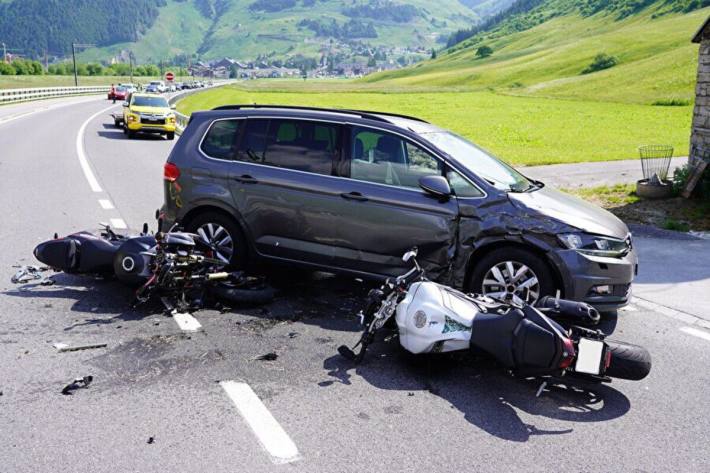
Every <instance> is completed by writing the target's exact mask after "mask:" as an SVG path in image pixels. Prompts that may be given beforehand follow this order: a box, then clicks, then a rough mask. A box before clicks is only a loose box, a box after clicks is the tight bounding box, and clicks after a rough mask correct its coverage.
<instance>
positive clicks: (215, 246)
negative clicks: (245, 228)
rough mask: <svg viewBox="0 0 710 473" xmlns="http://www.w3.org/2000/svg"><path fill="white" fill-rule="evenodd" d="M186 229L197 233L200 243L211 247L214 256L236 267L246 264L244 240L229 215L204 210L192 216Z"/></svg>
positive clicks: (239, 267)
mask: <svg viewBox="0 0 710 473" xmlns="http://www.w3.org/2000/svg"><path fill="white" fill-rule="evenodd" d="M186 230H187V231H188V232H190V233H195V234H197V235H199V237H200V239H201V241H202V243H204V244H206V245H208V246H209V247H210V248H212V251H213V252H214V255H213V256H214V258H216V259H219V260H220V261H222V262H224V263H225V264H228V265H229V266H231V267H234V268H237V269H241V268H243V267H244V266H245V265H246V258H247V247H246V242H245V240H244V236H243V235H242V231H241V229H240V228H239V226H238V225H237V223H236V222H235V221H234V220H233V219H231V218H230V217H228V216H226V215H224V214H221V213H219V212H206V213H203V214H200V215H198V216H197V217H196V218H194V219H193V220H192V221H191V222H190V223H189V224H188V225H187V228H186Z"/></svg>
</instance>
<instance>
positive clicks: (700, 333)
mask: <svg viewBox="0 0 710 473" xmlns="http://www.w3.org/2000/svg"><path fill="white" fill-rule="evenodd" d="M680 331H681V332H683V333H687V334H688V335H692V336H694V337H698V338H702V339H703V340H707V341H708V342H710V332H706V331H705V330H700V329H697V328H693V327H681V329H680Z"/></svg>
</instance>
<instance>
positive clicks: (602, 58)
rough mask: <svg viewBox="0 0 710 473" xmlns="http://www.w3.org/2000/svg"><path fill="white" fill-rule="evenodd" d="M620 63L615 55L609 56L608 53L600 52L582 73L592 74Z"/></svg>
mask: <svg viewBox="0 0 710 473" xmlns="http://www.w3.org/2000/svg"><path fill="white" fill-rule="evenodd" d="M618 63H619V61H618V59H616V58H615V57H614V56H609V55H608V54H606V53H599V54H597V55H596V56H595V57H594V60H593V61H592V63H591V64H590V65H588V66H587V67H586V68H584V70H583V71H582V74H591V73H592V72H597V71H602V70H604V69H609V68H610V67H614V66H616V65H617V64H618Z"/></svg>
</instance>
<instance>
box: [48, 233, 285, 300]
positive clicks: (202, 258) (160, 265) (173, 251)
mask: <svg viewBox="0 0 710 473" xmlns="http://www.w3.org/2000/svg"><path fill="white" fill-rule="evenodd" d="M147 227H148V226H147V225H144V226H143V232H142V233H141V234H140V235H137V236H126V235H122V234H118V233H116V232H114V231H113V230H112V229H111V228H110V226H108V225H105V226H104V229H103V231H102V232H101V233H100V234H99V235H95V234H93V233H90V232H85V231H83V232H78V233H74V234H71V235H68V236H66V237H63V238H59V237H58V236H57V235H55V237H54V239H52V240H49V241H46V242H44V243H40V244H39V245H37V247H36V248H35V249H34V256H35V258H37V260H39V261H40V262H42V263H43V264H45V265H47V266H48V267H50V268H52V269H54V270H55V271H63V272H65V273H69V274H95V275H103V276H114V277H116V279H118V280H119V281H120V282H122V283H125V284H128V285H131V286H134V287H137V289H136V292H135V300H134V301H133V305H134V306H135V305H139V304H142V303H144V302H147V301H148V300H150V299H151V298H153V297H154V296H155V297H159V298H160V300H161V302H162V303H163V304H164V305H165V308H166V309H167V310H168V311H172V310H178V311H187V310H194V309H199V308H201V307H202V306H203V304H204V301H205V299H206V298H207V297H210V296H212V297H214V298H216V299H220V300H224V301H229V302H236V303H248V304H262V303H266V302H268V301H269V300H271V299H272V297H273V290H272V289H271V288H270V287H269V286H267V285H266V284H265V283H264V282H263V280H262V279H261V278H254V277H249V276H247V275H245V274H244V273H243V272H230V271H227V270H226V269H225V265H224V263H223V262H222V261H220V260H219V259H216V258H215V257H214V254H215V253H214V249H213V248H212V247H211V246H210V244H209V243H208V242H205V241H204V240H203V239H202V238H201V237H200V236H199V235H195V234H192V233H185V232H179V231H170V232H160V231H159V232H157V233H156V234H155V235H151V234H149V233H148V228H147Z"/></svg>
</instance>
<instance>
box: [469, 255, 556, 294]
mask: <svg viewBox="0 0 710 473" xmlns="http://www.w3.org/2000/svg"><path fill="white" fill-rule="evenodd" d="M466 289H467V291H468V292H474V293H477V294H484V295H487V296H489V297H492V298H495V299H509V300H513V301H514V302H517V303H527V304H534V303H535V302H537V300H538V299H539V298H540V297H542V296H548V295H553V294H554V293H555V281H554V277H553V274H552V271H551V270H550V267H549V266H548V265H547V263H546V262H545V261H544V260H543V259H542V258H540V257H539V256H537V255H536V254H534V253H532V252H530V251H526V250H524V249H522V248H511V247H508V248H499V249H497V250H494V251H491V252H490V253H488V254H487V255H485V256H484V257H483V258H481V260H480V261H478V263H477V264H476V266H475V267H474V269H473V272H472V274H471V278H470V284H469V287H467V288H466Z"/></svg>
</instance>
